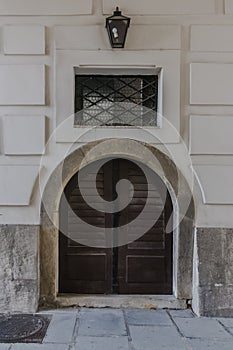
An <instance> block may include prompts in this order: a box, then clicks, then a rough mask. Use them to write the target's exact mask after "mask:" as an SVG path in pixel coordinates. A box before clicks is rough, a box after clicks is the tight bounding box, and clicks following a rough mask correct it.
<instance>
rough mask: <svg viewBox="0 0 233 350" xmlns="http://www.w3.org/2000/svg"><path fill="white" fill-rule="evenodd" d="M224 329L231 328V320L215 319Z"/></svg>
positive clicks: (232, 324) (232, 322)
mask: <svg viewBox="0 0 233 350" xmlns="http://www.w3.org/2000/svg"><path fill="white" fill-rule="evenodd" d="M217 320H219V321H220V322H221V323H222V324H223V325H224V326H225V327H227V328H233V318H217Z"/></svg>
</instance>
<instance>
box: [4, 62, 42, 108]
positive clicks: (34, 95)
mask: <svg viewBox="0 0 233 350" xmlns="http://www.w3.org/2000/svg"><path fill="white" fill-rule="evenodd" d="M0 81H1V82H4V84H0V105H45V66H44V65H22V64H18V65H16V64H9V65H6V64H5V65H0Z"/></svg>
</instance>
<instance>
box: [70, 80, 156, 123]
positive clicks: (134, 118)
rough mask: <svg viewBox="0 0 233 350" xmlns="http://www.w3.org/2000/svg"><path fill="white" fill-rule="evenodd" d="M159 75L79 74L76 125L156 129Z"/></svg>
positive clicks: (76, 87) (76, 95)
mask: <svg viewBox="0 0 233 350" xmlns="http://www.w3.org/2000/svg"><path fill="white" fill-rule="evenodd" d="M157 106H158V76H157V75H153V76H152V75H143V76H142V75H127V76H126V75H124V76H120V75H76V77H75V120H74V125H75V126H98V125H99V126H157Z"/></svg>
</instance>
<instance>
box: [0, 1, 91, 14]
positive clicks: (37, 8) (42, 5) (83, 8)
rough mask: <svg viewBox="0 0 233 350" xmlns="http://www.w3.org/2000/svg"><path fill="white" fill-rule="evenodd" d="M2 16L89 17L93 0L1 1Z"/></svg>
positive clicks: (0, 11)
mask: <svg viewBox="0 0 233 350" xmlns="http://www.w3.org/2000/svg"><path fill="white" fill-rule="evenodd" d="M0 13H1V15H6V16H12V15H18V16H20V15H22V16H23V15H26V16H29V15H45V16H48V15H50V16H55V15H88V14H91V13H92V0H85V1H76V0H66V1H65V2H64V1H63V0H40V1H37V0H0Z"/></svg>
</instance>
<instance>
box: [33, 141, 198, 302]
mask: <svg viewBox="0 0 233 350" xmlns="http://www.w3.org/2000/svg"><path fill="white" fill-rule="evenodd" d="M101 142H103V141H96V142H91V143H88V144H86V145H84V146H82V147H80V148H78V149H76V150H75V151H73V152H72V153H71V154H69V155H68V156H67V157H66V158H65V159H64V160H63V161H61V163H60V164H59V165H58V166H57V167H56V168H55V170H54V171H53V173H52V174H51V176H50V178H49V180H48V182H47V184H46V186H45V189H44V193H43V196H42V206H41V232H40V301H41V303H43V304H56V302H57V294H58V250H59V249H58V248H59V247H58V244H59V243H58V242H59V240H58V237H59V229H58V227H59V223H58V220H59V219H58V218H59V204H60V199H61V195H62V193H63V190H64V188H65V186H66V184H67V183H68V182H69V180H70V179H71V178H72V177H73V176H74V174H76V173H77V172H78V171H79V170H80V169H81V167H82V166H85V165H86V164H89V163H91V162H93V161H96V160H99V159H104V158H108V157H112V156H113V157H114V156H115V157H122V158H126V159H131V160H132V161H133V160H135V161H138V162H141V163H143V164H145V165H147V166H148V167H149V168H150V169H152V170H153V171H154V172H155V173H158V174H159V169H158V168H157V165H156V164H154V163H153V162H151V161H150V160H147V158H146V157H144V156H143V154H140V153H138V152H137V147H135V146H137V144H141V145H143V147H145V148H146V149H148V150H149V151H151V152H152V154H153V155H154V156H155V158H157V160H158V162H159V163H160V166H162V169H163V173H164V177H163V181H164V182H165V184H166V186H167V188H168V190H169V193H170V195H171V198H172V202H173V208H174V213H173V221H174V224H175V223H176V222H177V221H178V220H179V215H180V214H179V209H180V208H181V206H182V201H183V200H185V199H186V198H187V196H188V198H191V202H190V204H189V207H188V209H187V211H186V213H185V215H183V218H182V220H181V222H180V223H179V225H178V227H177V228H175V229H174V233H173V234H174V237H173V242H174V243H173V245H174V246H173V295H174V296H175V297H176V298H177V299H180V300H189V299H192V287H193V245H194V244H193V240H194V217H195V205H194V200H193V197H192V193H191V191H190V188H189V185H188V183H187V181H186V179H185V177H184V176H183V175H182V174H181V173H180V171H179V170H178V169H177V167H176V165H175V163H174V162H173V161H172V160H171V159H170V158H169V157H168V156H167V155H165V154H164V153H163V152H161V151H160V150H158V149H157V148H155V147H154V146H152V145H149V144H144V143H141V142H139V141H134V140H131V139H109V140H107V143H106V140H105V144H104V148H102V149H101V148H100V149H101V152H100V153H99V154H96V152H95V156H94V157H93V156H88V154H89V152H90V150H91V149H92V148H93V147H95V146H97V145H99V144H100V143H101ZM84 158H85V163H83V160H84ZM61 173H62V182H61V180H60V174H61ZM178 179H179V184H178ZM178 186H179V196H178V197H177V192H178ZM43 203H46V208H45V207H44V205H43ZM48 208H49V212H50V213H52V215H53V218H52V221H53V222H56V225H54V224H53V223H52V221H51V220H50V218H49V216H48V214H47V209H48Z"/></svg>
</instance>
